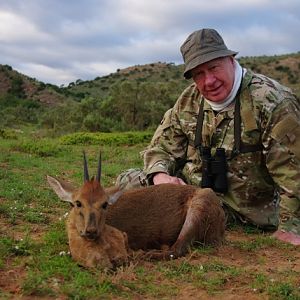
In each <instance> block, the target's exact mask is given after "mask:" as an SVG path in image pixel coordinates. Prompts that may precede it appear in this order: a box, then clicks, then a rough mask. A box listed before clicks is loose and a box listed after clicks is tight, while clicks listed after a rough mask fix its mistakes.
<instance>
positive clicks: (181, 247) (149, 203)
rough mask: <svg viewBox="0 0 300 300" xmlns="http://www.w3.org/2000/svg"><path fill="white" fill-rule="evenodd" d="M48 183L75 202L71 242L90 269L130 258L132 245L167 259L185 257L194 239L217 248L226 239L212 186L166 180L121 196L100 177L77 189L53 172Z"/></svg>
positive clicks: (70, 220)
mask: <svg viewBox="0 0 300 300" xmlns="http://www.w3.org/2000/svg"><path fill="white" fill-rule="evenodd" d="M48 182H49V184H50V185H51V186H52V188H53V189H54V191H55V192H56V193H57V195H58V196H59V197H60V198H61V199H63V200H64V201H68V202H70V203H71V204H72V205H73V206H74V207H73V208H72V211H71V213H70V216H69V218H68V226H67V230H68V236H69V245H70V250H71V254H72V257H73V258H74V259H75V260H76V261H78V262H79V263H80V264H82V265H84V266H86V267H96V266H101V267H108V268H111V267H112V266H115V265H119V264H121V263H124V262H126V261H127V258H128V244H129V248H130V249H133V250H138V249H141V250H144V251H147V250H150V249H164V251H163V253H161V254H159V253H158V252H155V251H154V252H153V253H156V254H154V255H153V256H154V257H156V258H162V257H166V253H167V255H168V256H169V255H171V254H172V255H173V256H175V257H178V256H182V255H184V254H185V253H186V252H187V250H188V247H189V246H190V245H191V244H192V243H194V242H198V243H202V244H208V245H215V246H217V245H220V244H221V243H222V241H223V239H224V232H225V215H224V211H223V209H222V207H221V204H220V201H219V199H218V197H217V196H216V194H215V193H214V192H213V191H212V190H211V189H200V188H198V187H195V186H191V185H171V184H162V185H155V186H150V187H145V188H140V189H135V190H127V191H124V192H123V193H122V195H121V196H120V194H121V193H120V191H118V189H117V188H115V187H113V188H109V189H106V190H104V189H103V188H102V186H101V185H100V184H99V182H97V181H95V180H91V181H86V182H85V183H84V185H83V186H82V187H81V188H80V189H78V190H74V189H73V188H71V187H70V186H67V185H65V184H64V183H63V182H62V181H59V180H57V179H55V178H53V177H50V176H48ZM116 199H118V200H117V202H115V201H116ZM114 202H115V203H114ZM107 203H110V204H112V205H108V206H107V207H106V204H107ZM127 237H128V241H127ZM127 242H128V244H127ZM165 249H168V250H165ZM150 256H151V255H150Z"/></svg>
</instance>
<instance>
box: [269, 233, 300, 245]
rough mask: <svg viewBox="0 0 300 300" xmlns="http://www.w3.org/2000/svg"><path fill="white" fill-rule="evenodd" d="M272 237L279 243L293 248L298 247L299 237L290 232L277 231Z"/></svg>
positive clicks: (299, 243)
mask: <svg viewBox="0 0 300 300" xmlns="http://www.w3.org/2000/svg"><path fill="white" fill-rule="evenodd" d="M273 237H275V238H276V239H278V240H280V241H283V242H287V243H290V244H292V245H295V246H298V245H300V235H297V234H295V233H293V232H290V231H283V230H280V229H278V230H277V231H275V232H274V233H273Z"/></svg>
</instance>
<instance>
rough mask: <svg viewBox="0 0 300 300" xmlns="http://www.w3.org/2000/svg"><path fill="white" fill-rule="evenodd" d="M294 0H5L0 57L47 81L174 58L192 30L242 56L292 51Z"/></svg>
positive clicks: (299, 5) (299, 43)
mask: <svg viewBox="0 0 300 300" xmlns="http://www.w3.org/2000/svg"><path fill="white" fill-rule="evenodd" d="M299 12H300V2H299V1H298V0H285V1H279V0H247V1H240V0H214V1H207V0H198V1H195V0H151V1H149V0H148V1H147V0H86V1H71V0H64V1H61V0H43V1H36V0H27V1H20V0H10V1H1V2H0V20H1V23H0V57H1V59H0V64H10V65H11V66H12V67H13V68H16V69H18V70H19V71H21V72H22V73H24V74H27V75H29V76H31V77H35V78H37V79H38V80H42V81H45V82H50V83H55V84H58V85H59V84H62V83H64V84H68V83H69V82H71V81H74V80H76V79H79V78H80V79H82V80H89V79H93V78H95V77H97V76H102V75H105V74H109V73H111V72H114V71H115V70H116V69H118V68H123V67H128V66H132V65H136V64H144V63H152V62H156V61H165V62H175V63H181V62H182V58H181V55H180V51H179V47H180V45H181V43H182V42H183V41H184V40H185V38H186V37H187V36H188V35H189V34H190V33H191V32H192V31H194V30H197V29H199V28H202V27H212V28H216V29H217V30H218V31H219V32H220V33H221V34H222V36H223V38H224V40H225V42H226V44H227V45H228V47H230V48H231V49H233V50H236V51H239V53H240V55H241V56H246V55H249V56H250V55H252V56H254V55H264V54H265V55H273V54H283V53H290V52H297V51H299V50H300V40H299V38H298V37H299V35H300V13H299Z"/></svg>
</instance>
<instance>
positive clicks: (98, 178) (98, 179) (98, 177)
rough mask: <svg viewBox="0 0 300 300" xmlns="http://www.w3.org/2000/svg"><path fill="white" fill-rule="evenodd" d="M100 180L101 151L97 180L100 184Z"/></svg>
mask: <svg viewBox="0 0 300 300" xmlns="http://www.w3.org/2000/svg"><path fill="white" fill-rule="evenodd" d="M100 178H101V151H100V152H99V161H98V171H97V177H96V180H97V181H98V182H100Z"/></svg>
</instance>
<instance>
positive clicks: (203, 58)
mask: <svg viewBox="0 0 300 300" xmlns="http://www.w3.org/2000/svg"><path fill="white" fill-rule="evenodd" d="M237 54H238V52H235V51H232V50H229V49H223V50H217V51H214V52H209V53H207V54H202V55H199V56H196V57H195V58H194V59H192V60H191V61H190V62H189V63H188V64H186V66H185V69H184V73H183V76H184V77H185V78H186V79H190V78H192V74H191V70H192V69H194V68H196V67H197V66H199V65H201V64H204V63H206V62H208V61H210V60H213V59H216V58H219V57H225V56H235V55H237Z"/></svg>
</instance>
